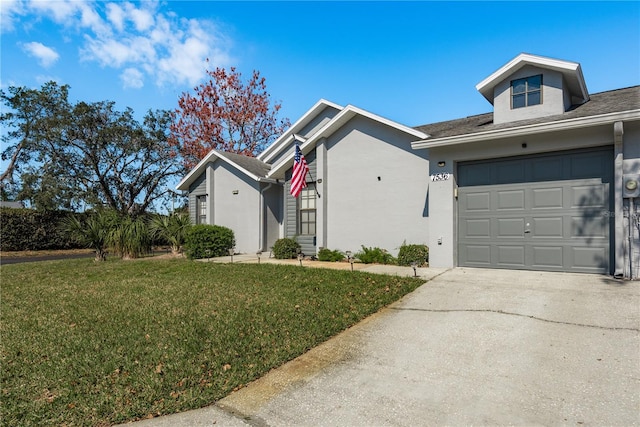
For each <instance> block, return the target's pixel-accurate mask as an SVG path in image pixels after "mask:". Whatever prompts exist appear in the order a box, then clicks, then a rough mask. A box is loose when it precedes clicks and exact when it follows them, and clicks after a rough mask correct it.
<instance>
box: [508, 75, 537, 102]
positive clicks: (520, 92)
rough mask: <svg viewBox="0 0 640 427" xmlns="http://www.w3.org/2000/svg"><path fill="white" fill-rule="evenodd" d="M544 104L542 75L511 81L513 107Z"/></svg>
mask: <svg viewBox="0 0 640 427" xmlns="http://www.w3.org/2000/svg"><path fill="white" fill-rule="evenodd" d="M538 104H542V75H541V74H540V75H537V76H532V77H527V78H525V79H518V80H513V81H512V82H511V108H512V109H515V108H522V107H529V106H531V105H538Z"/></svg>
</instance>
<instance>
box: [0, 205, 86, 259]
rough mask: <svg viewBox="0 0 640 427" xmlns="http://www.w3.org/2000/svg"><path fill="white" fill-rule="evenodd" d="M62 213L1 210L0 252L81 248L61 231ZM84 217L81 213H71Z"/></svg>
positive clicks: (63, 216)
mask: <svg viewBox="0 0 640 427" xmlns="http://www.w3.org/2000/svg"><path fill="white" fill-rule="evenodd" d="M69 215H70V213H69V212H64V211H35V210H32V209H15V208H0V250H3V251H28V250H31V251H37V250H50V249H76V248H80V247H81V246H80V245H79V244H78V243H76V242H75V241H74V240H73V239H72V238H70V237H69V235H68V233H66V232H65V231H64V230H63V227H62V221H63V220H64V219H65V218H67V217H68V216H69ZM73 215H77V216H78V217H84V215H83V214H73Z"/></svg>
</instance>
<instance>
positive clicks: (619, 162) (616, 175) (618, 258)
mask: <svg viewBox="0 0 640 427" xmlns="http://www.w3.org/2000/svg"><path fill="white" fill-rule="evenodd" d="M623 134H624V128H623V125H622V122H615V123H614V124H613V143H614V153H613V156H614V157H613V159H614V161H613V191H614V201H613V203H614V207H613V213H614V220H615V223H614V233H615V238H614V245H615V248H614V254H615V270H614V273H613V277H615V278H620V279H621V278H623V277H624V270H625V266H624V255H625V254H624V247H625V244H624V206H623V201H622V178H623V173H624V171H623V164H624V144H623V140H622V135H623ZM629 256H631V248H629Z"/></svg>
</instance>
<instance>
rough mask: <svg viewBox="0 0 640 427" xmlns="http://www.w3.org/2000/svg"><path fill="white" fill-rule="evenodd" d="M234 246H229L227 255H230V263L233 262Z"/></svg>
mask: <svg viewBox="0 0 640 427" xmlns="http://www.w3.org/2000/svg"><path fill="white" fill-rule="evenodd" d="M235 251H236V249H235V248H229V256H231V264H233V254H234V253H235Z"/></svg>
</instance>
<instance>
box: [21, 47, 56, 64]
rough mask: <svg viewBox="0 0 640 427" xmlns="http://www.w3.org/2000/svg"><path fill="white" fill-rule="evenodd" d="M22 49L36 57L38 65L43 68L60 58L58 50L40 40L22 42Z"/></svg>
mask: <svg viewBox="0 0 640 427" xmlns="http://www.w3.org/2000/svg"><path fill="white" fill-rule="evenodd" d="M22 49H23V50H24V51H25V52H27V54H28V55H29V56H33V57H35V58H37V60H38V62H39V63H40V65H41V66H43V67H44V68H49V67H50V66H52V65H53V64H54V63H55V62H56V61H57V60H58V59H59V58H60V55H59V54H58V52H56V51H55V50H54V49H52V48H50V47H48V46H45V45H43V44H42V43H40V42H30V43H23V44H22Z"/></svg>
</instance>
